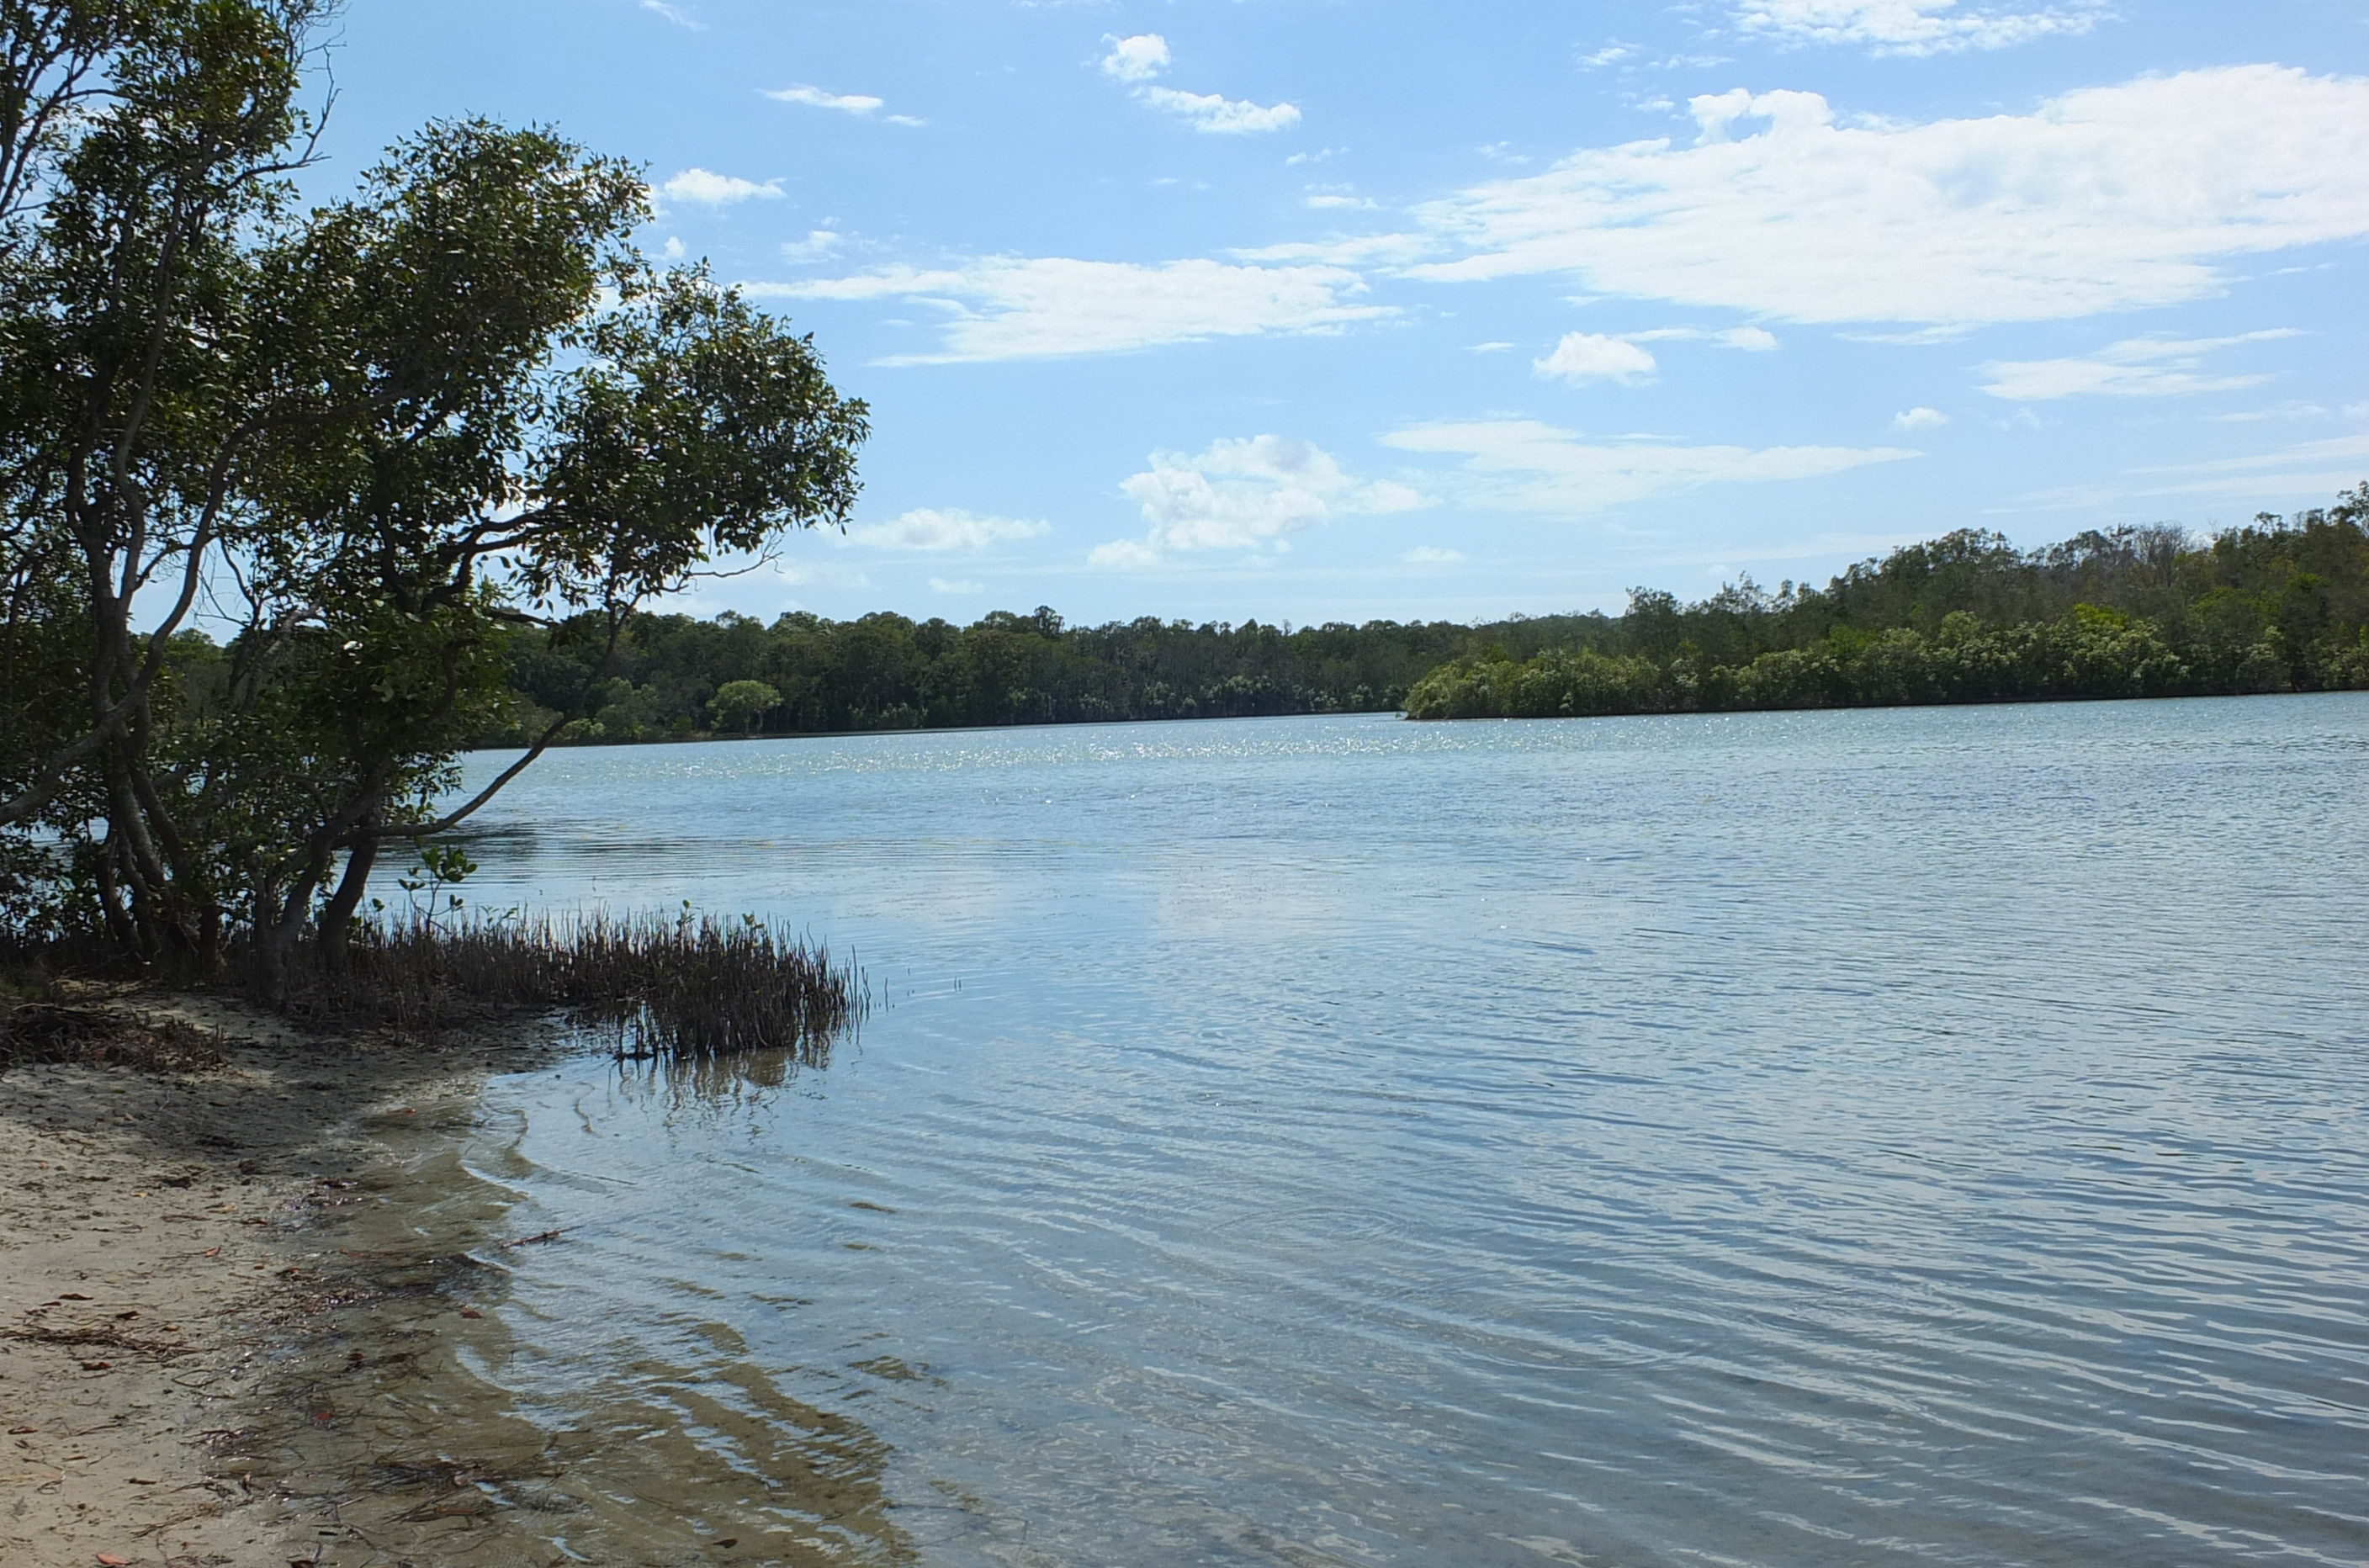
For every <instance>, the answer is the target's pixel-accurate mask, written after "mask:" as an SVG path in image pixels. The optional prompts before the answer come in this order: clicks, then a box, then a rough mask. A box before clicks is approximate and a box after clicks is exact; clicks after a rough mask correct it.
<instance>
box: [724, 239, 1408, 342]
mask: <svg viewBox="0 0 2369 1568" xmlns="http://www.w3.org/2000/svg"><path fill="white" fill-rule="evenodd" d="M743 287H744V288H745V289H746V291H747V292H748V293H749V294H750V296H751V297H753V298H760V299H807V300H877V299H907V300H912V301H915V302H918V303H923V304H927V305H930V306H933V307H934V308H936V309H939V310H941V311H944V313H945V314H946V315H947V317H948V320H947V323H946V328H945V339H944V347H943V348H942V349H939V350H938V351H937V352H934V353H923V354H909V355H901V356H898V358H896V359H893V360H891V361H887V362H889V363H891V364H934V363H946V362H953V361H978V360H1023V359H1043V358H1048V357H1052V356H1057V355H1066V354H1094V353H1113V352H1118V351H1122V350H1126V349H1145V348H1151V347H1154V346H1157V345H1160V344H1165V343H1191V342H1198V341H1202V340H1205V339H1207V338H1242V337H1253V336H1259V335H1263V334H1268V333H1311V332H1338V331H1341V330H1343V329H1344V328H1345V327H1348V326H1355V325H1356V324H1358V323H1361V322H1370V321H1376V320H1379V319H1382V318H1385V317H1388V316H1392V315H1396V314H1398V313H1397V312H1396V311H1395V310H1394V309H1392V308H1390V307H1389V306H1384V305H1372V304H1363V303H1356V300H1357V296H1358V295H1360V294H1362V293H1363V292H1365V290H1366V283H1365V280H1363V279H1361V278H1360V277H1359V276H1358V275H1357V274H1356V273H1355V272H1352V271H1350V270H1348V269H1345V268H1339V267H1249V266H1230V265H1228V264H1226V263H1224V262H1219V261H1205V260H1191V261H1171V262H1166V263H1162V264H1160V265H1156V266H1147V265H1142V264H1139V263H1134V262H1120V261H1080V260H1074V259H1071V258H1065V257H1038V258H1020V257H990V258H983V259H980V260H977V261H972V262H968V263H966V264H965V265H963V266H961V267H956V268H947V269H936V270H923V269H916V268H910V267H892V268H886V269H881V270H879V271H875V272H866V273H859V274H857V275H855V276H853V277H848V278H831V279H818V280H813V281H810V282H795V283H767V282H758V283H749V284H744V285H743Z"/></svg>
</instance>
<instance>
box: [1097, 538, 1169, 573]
mask: <svg viewBox="0 0 2369 1568" xmlns="http://www.w3.org/2000/svg"><path fill="white" fill-rule="evenodd" d="M1163 558H1164V557H1162V555H1161V554H1160V552H1159V551H1157V550H1155V549H1153V548H1152V547H1151V546H1150V545H1149V544H1144V543H1143V542H1142V541H1141V540H1139V539H1114V540H1112V541H1111V542H1110V543H1109V544H1097V545H1095V546H1094V547H1093V549H1092V550H1091V551H1089V552H1087V555H1086V559H1087V560H1088V561H1090V562H1092V563H1093V565H1095V566H1097V567H1117V568H1118V569H1120V570H1121V571H1141V570H1143V569H1144V568H1146V567H1156V566H1158V565H1160V564H1161V562H1162V559H1163Z"/></svg>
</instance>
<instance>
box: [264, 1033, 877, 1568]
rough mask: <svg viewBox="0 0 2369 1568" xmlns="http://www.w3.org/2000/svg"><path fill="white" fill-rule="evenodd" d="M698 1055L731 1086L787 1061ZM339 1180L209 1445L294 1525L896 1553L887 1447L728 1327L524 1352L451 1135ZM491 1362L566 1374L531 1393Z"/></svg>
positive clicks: (604, 1550) (643, 1547) (833, 1553)
mask: <svg viewBox="0 0 2369 1568" xmlns="http://www.w3.org/2000/svg"><path fill="white" fill-rule="evenodd" d="M703 1067H704V1069H707V1070H706V1071H704V1073H703V1075H702V1082H714V1083H715V1084H716V1085H718V1086H722V1087H726V1088H727V1089H728V1092H731V1093H747V1092H748V1091H749V1090H750V1089H751V1088H755V1089H764V1088H770V1087H772V1086H775V1085H778V1084H779V1083H782V1082H787V1081H788V1078H789V1076H790V1074H791V1073H792V1072H793V1071H794V1070H795V1064H794V1063H790V1062H787V1061H776V1062H773V1063H772V1064H771V1065H767V1064H765V1063H762V1062H758V1061H749V1062H745V1063H742V1064H740V1067H741V1070H740V1071H738V1072H734V1071H729V1070H726V1068H727V1064H724V1063H710V1064H703ZM677 1071H679V1070H669V1074H667V1075H666V1076H669V1077H671V1076H673V1075H674V1074H675V1072H677ZM732 1086H737V1087H732ZM688 1090H689V1086H688V1085H685V1086H683V1088H682V1089H681V1090H677V1091H670V1092H688ZM426 1119H427V1118H425V1117H423V1118H422V1120H423V1121H424V1120H426ZM353 1196H354V1197H356V1198H358V1199H360V1201H356V1202H353V1203H352V1204H351V1206H350V1207H346V1208H344V1209H342V1210H338V1211H333V1218H332V1219H331V1220H330V1221H329V1223H328V1224H327V1226H326V1230H327V1232H328V1233H327V1234H326V1235H325V1237H324V1238H323V1239H324V1242H325V1243H326V1247H327V1248H329V1249H330V1250H327V1251H325V1253H323V1258H324V1267H323V1269H322V1270H321V1272H320V1275H319V1276H318V1277H316V1278H315V1279H313V1280H311V1281H308V1282H307V1284H308V1289H307V1291H306V1294H305V1295H304V1296H303V1298H302V1299H291V1300H290V1301H289V1303H288V1305H287V1306H286V1308H285V1309H284V1315H285V1317H286V1318H287V1319H288V1320H289V1324H290V1326H291V1327H292V1328H294V1329H296V1330H297V1331H298V1335H299V1337H298V1340H297V1345H296V1347H295V1348H294V1349H293V1350H292V1352H291V1353H289V1355H288V1356H287V1358H286V1359H285V1361H284V1362H283V1363H282V1365H281V1366H280V1368H279V1370H278V1371H277V1373H276V1375H275V1376H274V1377H273V1378H272V1379H270V1383H269V1395H268V1398H267V1401H266V1408H265V1409H264V1410H263V1411H262V1412H261V1413H259V1415H258V1416H257V1417H256V1418H254V1419H252V1420H250V1421H249V1423H248V1424H247V1425H246V1427H245V1428H244V1429H243V1430H241V1431H239V1432H237V1433H236V1434H235V1435H233V1436H231V1437H229V1438H228V1439H227V1440H226V1442H225V1445H224V1452H223V1471H224V1472H225V1473H226V1474H227V1475H232V1476H236V1477H242V1478H244V1481H243V1482H242V1484H245V1485H250V1486H252V1487H254V1488H255V1489H256V1490H258V1491H262V1492H266V1493H269V1494H277V1495H280V1496H281V1497H283V1498H285V1500H286V1502H287V1504H288V1505H289V1508H290V1512H291V1517H290V1518H289V1519H288V1521H287V1527H288V1528H289V1529H290V1531H291V1544H292V1545H297V1544H301V1545H303V1546H304V1547H308V1548H309V1547H311V1546H313V1545H314V1544H315V1543H316V1542H318V1543H320V1544H321V1545H322V1546H323V1547H324V1548H325V1552H324V1556H323V1561H325V1562H344V1561H347V1560H348V1559H349V1557H350V1556H351V1554H352V1552H353V1551H355V1550H361V1551H364V1552H365V1554H366V1555H365V1557H364V1558H361V1559H356V1561H369V1562H397V1561H400V1560H403V1559H406V1558H410V1559H413V1560H416V1561H418V1562H436V1563H439V1564H452V1565H454V1568H480V1565H482V1568H497V1565H499V1568H510V1565H512V1564H517V1563H525V1562H535V1563H541V1562H558V1561H564V1560H565V1556H564V1555H563V1553H566V1554H572V1555H573V1556H574V1557H575V1558H576V1560H578V1561H586V1560H589V1561H591V1562H601V1563H607V1564H616V1565H619V1568H640V1565H644V1564H647V1565H650V1568H656V1565H658V1564H661V1563H666V1564H672V1563H679V1562H735V1561H749V1562H781V1563H791V1564H806V1563H823V1562H830V1563H850V1562H854V1563H898V1562H909V1561H910V1560H911V1559H912V1557H913V1547H912V1545H911V1543H910V1541H909V1540H908V1539H906V1537H905V1535H904V1533H903V1532H902V1531H901V1530H900V1529H898V1527H897V1526H896V1525H895V1524H894V1523H893V1522H892V1520H891V1518H890V1514H889V1509H890V1505H889V1501H888V1497H887V1488H886V1483H885V1480H884V1475H885V1471H886V1469H887V1463H888V1460H889V1459H890V1457H891V1455H890V1449H889V1448H888V1446H887V1444H886V1443H884V1442H883V1441H881V1440H880V1439H879V1438H878V1437H877V1436H875V1435H874V1434H873V1433H872V1432H871V1431H870V1430H869V1429H868V1428H867V1427H865V1426H864V1425H862V1424H861V1423H859V1422H856V1421H853V1420H850V1419H849V1418H847V1417H845V1416H843V1415H840V1414H838V1413H833V1412H830V1411H825V1410H819V1409H817V1408H816V1407H814V1406H812V1405H809V1404H807V1403H806V1402H803V1401H800V1400H797V1399H794V1398H792V1397H791V1396H789V1395H788V1394H786V1393H784V1391H782V1390H781V1389H780V1388H779V1387H777V1386H776V1385H775V1384H774V1382H773V1380H772V1379H771V1378H769V1377H768V1376H767V1375H766V1374H765V1372H764V1371H762V1370H761V1368H758V1367H757V1366H756V1365H755V1364H754V1363H753V1362H752V1361H751V1360H750V1358H749V1357H748V1356H747V1354H746V1346H745V1345H742V1344H741V1343H740V1341H739V1338H738V1335H737V1334H736V1333H733V1331H732V1330H731V1329H729V1328H728V1327H726V1326H725V1325H723V1324H720V1323H706V1324H701V1325H696V1327H695V1330H694V1333H692V1335H691V1336H690V1340H689V1342H688V1343H687V1344H678V1345H676V1346H674V1347H673V1351H674V1354H672V1355H667V1356H660V1355H651V1354H646V1355H644V1356H640V1357H638V1358H636V1359H634V1360H631V1361H612V1362H607V1363H605V1364H604V1365H602V1367H601V1370H600V1372H599V1373H598V1374H597V1375H596V1376H595V1377H594V1378H593V1379H590V1380H589V1382H585V1383H578V1384H574V1385H570V1384H569V1383H567V1382H566V1381H564V1380H563V1379H559V1378H554V1377H551V1376H549V1375H548V1373H549V1371H551V1370H555V1369H554V1368H545V1369H544V1374H543V1375H538V1368H537V1367H536V1365H535V1363H536V1362H537V1360H538V1359H539V1356H538V1353H537V1351H536V1349H535V1347H534V1346H533V1345H529V1344H521V1343H520V1342H519V1341H517V1340H516V1339H515V1338H514V1337H513V1336H512V1335H511V1334H510V1333H509V1331H508V1329H506V1328H505V1327H504V1326H503V1325H502V1323H501V1322H500V1319H499V1315H498V1314H494V1313H491V1312H488V1311H486V1309H488V1308H490V1307H491V1306H492V1305H494V1304H495V1303H496V1302H498V1301H499V1300H500V1299H502V1298H503V1297H504V1296H505V1295H506V1294H507V1289H508V1279H509V1271H508V1269H507V1268H505V1267H503V1266H502V1265H500V1263H499V1262H498V1261H487V1260H488V1259H494V1260H498V1259H499V1258H500V1257H501V1255H502V1251H503V1249H501V1248H499V1247H498V1246H495V1245H493V1244H491V1243H489V1242H488V1238H489V1237H490V1236H491V1235H492V1234H493V1233H494V1232H495V1230H496V1229H497V1228H498V1224H499V1222H500V1220H501V1219H502V1217H503V1216H504V1215H505V1214H506V1213H507V1211H508V1208H509V1199H508V1197H507V1195H505V1194H504V1193H503V1192H502V1191H501V1190H500V1189H499V1188H498V1187H496V1186H495V1185H492V1184H490V1183H487V1182H485V1181H483V1180H481V1179H479V1178H477V1177H476V1176H475V1175H473V1174H472V1173H470V1172H469V1171H467V1170H466V1169H465V1168H464V1167H463V1164H462V1162H461V1161H460V1160H459V1158H458V1157H457V1156H455V1155H452V1154H445V1155H441V1156H438V1157H436V1158H433V1159H431V1160H430V1161H429V1162H427V1163H426V1164H425V1165H423V1166H422V1167H421V1168H419V1169H418V1170H415V1171H412V1172H409V1173H403V1174H401V1175H398V1176H396V1177H395V1178H394V1179H393V1180H392V1181H391V1182H388V1183H386V1184H383V1185H381V1186H380V1188H379V1190H377V1191H375V1192H372V1191H370V1190H369V1189H367V1188H366V1189H365V1190H364V1192H363V1193H360V1194H356V1195H353ZM373 1200H375V1201H373ZM472 1252H474V1253H475V1254H476V1255H475V1256H472V1255H470V1254H471V1253H472ZM464 1310H466V1311H470V1312H484V1313H485V1315H483V1316H474V1317H464V1316H463V1311H464ZM623 1348H624V1347H623V1346H622V1345H621V1346H620V1349H621V1350H622V1349H623ZM512 1368H514V1369H515V1371H516V1372H517V1373H518V1374H519V1375H518V1376H515V1377H506V1376H505V1375H504V1374H505V1372H506V1370H509V1369H512ZM505 1382H508V1383H512V1384H541V1385H543V1386H544V1387H546V1388H557V1389H560V1390H563V1392H561V1393H560V1394H559V1396H558V1397H557V1398H555V1399H546V1400H543V1401H540V1402H535V1401H530V1400H528V1399H522V1398H521V1396H520V1395H518V1394H517V1393H514V1392H512V1391H510V1390H509V1389H507V1388H505V1387H503V1386H501V1385H502V1384H503V1383H505ZM316 1532H317V1533H316ZM727 1542H728V1543H729V1544H728V1545H727V1544H726V1543H727ZM348 1543H349V1544H348Z"/></svg>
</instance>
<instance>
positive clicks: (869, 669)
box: [481, 608, 1469, 745]
mask: <svg viewBox="0 0 2369 1568" xmlns="http://www.w3.org/2000/svg"><path fill="white" fill-rule="evenodd" d="M1467 635H1469V634H1468V633H1467V632H1466V630H1465V628H1463V627H1460V626H1449V625H1445V624H1440V625H1425V624H1415V625H1400V624H1394V623H1390V622H1373V623H1369V624H1367V625H1364V626H1347V625H1328V626H1310V627H1304V628H1301V629H1299V630H1296V631H1292V632H1288V633H1287V632H1286V631H1284V630H1283V629H1282V628H1281V627H1276V626H1267V625H1263V624H1259V623H1257V622H1250V623H1246V624H1242V625H1238V626H1224V625H1196V624H1191V623H1188V622H1181V621H1179V622H1162V621H1156V620H1150V619H1146V620H1140V621H1133V622H1127V623H1122V624H1113V625H1107V626H1079V627H1071V626H1066V625H1064V624H1062V621H1061V618H1060V617H1059V615H1056V614H1055V613H1054V612H1052V611H1050V610H1048V609H1041V608H1040V609H1038V610H1037V611H1036V612H1033V613H1031V614H1027V615H1017V614H1012V613H1009V612H996V613H994V614H990V615H988V616H985V617H983V618H982V619H980V620H979V621H978V622H977V623H975V624H971V625H969V626H956V625H953V624H949V623H947V622H944V621H940V620H931V621H921V622H915V621H912V620H909V619H907V618H906V617H904V616H902V615H893V614H875V615H866V616H864V617H863V618H861V619H860V620H854V621H838V622H834V621H827V620H824V619H822V618H820V617H818V616H815V615H808V614H792V615H784V616H783V617H782V618H781V619H779V620H777V621H775V622H774V623H773V624H772V625H770V626H769V625H766V624H763V623H762V622H760V621H756V620H752V619H750V618H749V617H746V616H741V615H735V614H731V613H729V612H727V613H726V614H724V615H721V616H719V617H717V618H716V619H715V620H714V621H704V622H703V621H697V620H693V619H692V618H690V617H688V616H681V615H646V616H642V617H638V618H637V619H636V620H635V622H634V623H633V624H630V625H629V626H627V627H626V628H625V630H624V635H622V636H621V637H619V638H618V639H617V641H616V643H615V645H614V646H613V647H612V646H611V645H610V643H609V642H608V641H607V639H606V638H605V636H604V635H601V627H600V626H599V625H598V624H596V623H595V622H593V621H592V620H590V619H589V618H587V619H581V620H578V621H574V622H568V623H563V624H560V625H558V626H556V627H554V628H551V629H549V630H544V629H542V628H524V629H521V631H519V632H518V633H516V634H515V635H513V636H512V638H511V640H510V643H509V663H510V670H511V680H512V681H513V683H514V686H515V689H516V690H517V692H518V693H519V696H520V701H521V711H522V712H525V711H532V712H534V713H550V714H554V715H557V714H568V715H576V716H577V717H578V719H579V720H580V721H581V722H580V723H579V724H578V727H577V728H576V729H574V730H573V731H571V734H570V738H573V739H576V740H581V741H619V740H652V739H664V738H670V737H676V736H682V735H688V734H691V733H692V732H694V731H696V730H700V729H704V728H705V727H708V726H709V725H711V724H712V725H713V726H714V727H715V728H717V729H723V730H742V731H749V730H751V729H754V730H756V731H758V732H761V733H770V734H798V733H806V734H813V733H825V732H836V731H848V730H874V729H912V728H920V727H963V726H976V725H1004V724H1068V723H1081V722H1094V721H1105V720H1115V719H1138V718H1194V717H1211V718H1214V717H1247V716H1255V715H1268V714H1288V713H1363V712H1390V711H1394V710H1395V709H1396V708H1397V707H1398V705H1399V703H1400V701H1401V699H1402V697H1403V696H1404V695H1405V693H1406V689H1407V687H1408V685H1409V684H1411V683H1412V682H1413V681H1415V680H1416V679H1417V678H1418V677H1420V676H1421V675H1422V674H1423V673H1424V672H1425V670H1429V669H1431V668H1432V667H1433V666H1434V665H1436V664H1437V663H1438V662H1439V661H1440V660H1441V659H1442V658H1448V657H1449V656H1450V655H1451V654H1453V653H1454V652H1455V650H1456V648H1457V647H1459V644H1460V641H1461V640H1462V639H1463V638H1464V637H1466V636H1467ZM752 686H754V687H758V688H761V689H762V700H761V701H759V700H756V698H757V693H755V692H749V690H748V688H750V687H752ZM736 693H737V695H736ZM527 738H528V735H527V733H526V731H525V730H524V729H523V728H522V727H520V726H519V725H518V724H517V723H515V722H508V723H504V724H501V725H497V726H494V727H489V728H488V729H487V730H486V732H485V733H484V734H483V735H482V736H481V739H482V740H484V741H485V742H486V743H487V744H513V745H516V744H523V743H524V742H525V741H526V739H527Z"/></svg>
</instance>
